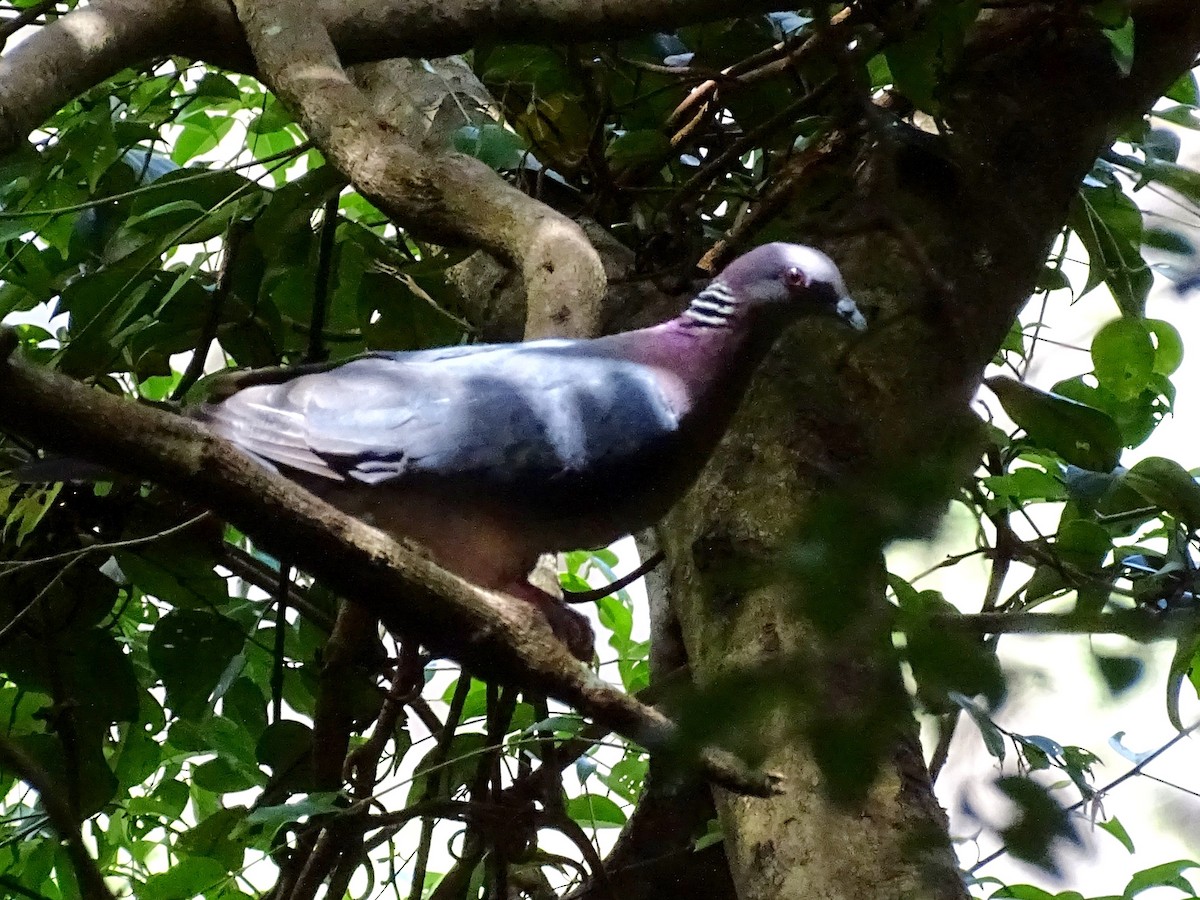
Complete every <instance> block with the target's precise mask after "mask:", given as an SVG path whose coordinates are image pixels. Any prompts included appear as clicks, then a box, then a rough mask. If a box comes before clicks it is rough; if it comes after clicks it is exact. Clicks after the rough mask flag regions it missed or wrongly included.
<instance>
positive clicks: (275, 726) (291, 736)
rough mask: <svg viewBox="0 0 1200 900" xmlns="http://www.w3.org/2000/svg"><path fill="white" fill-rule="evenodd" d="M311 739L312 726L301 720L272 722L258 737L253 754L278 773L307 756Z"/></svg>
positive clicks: (310, 748) (310, 746)
mask: <svg viewBox="0 0 1200 900" xmlns="http://www.w3.org/2000/svg"><path fill="white" fill-rule="evenodd" d="M312 740H313V738H312V728H310V727H309V726H308V725H305V724H304V723H303V722H296V721H294V720H292V719H284V720H282V721H280V722H272V723H271V724H270V725H268V726H267V728H266V730H265V731H263V733H262V735H261V736H260V737H259V739H258V743H257V745H256V746H255V751H254V755H255V758H256V759H257V760H258V761H259V762H260V763H262V764H263V765H264V766H269V767H270V768H271V771H272V772H274V773H275V774H276V775H279V774H281V773H283V772H285V771H287V770H288V769H290V768H292V767H293V766H296V765H298V764H300V763H301V762H303V761H305V760H306V759H307V758H308V756H309V753H310V752H311V750H312Z"/></svg>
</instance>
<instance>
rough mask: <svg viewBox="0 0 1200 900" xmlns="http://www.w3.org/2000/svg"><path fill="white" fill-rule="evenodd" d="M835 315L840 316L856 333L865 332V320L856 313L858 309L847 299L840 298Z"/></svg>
mask: <svg viewBox="0 0 1200 900" xmlns="http://www.w3.org/2000/svg"><path fill="white" fill-rule="evenodd" d="M837 314H838V315H839V316H841V317H842V318H843V319H844V320H845V321H846V322H847V323H848V324H849V325H850V326H851V327H852V328H854V329H855V330H856V331H866V330H867V320H866V319H865V318H863V314H862V313H860V312H859V311H858V307H857V306H856V305H855V304H854V301H853V300H851V299H850V298H849V297H842V298H841V299H840V300H838V302H837Z"/></svg>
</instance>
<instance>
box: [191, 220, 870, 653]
mask: <svg viewBox="0 0 1200 900" xmlns="http://www.w3.org/2000/svg"><path fill="white" fill-rule="evenodd" d="M805 315H825V316H831V317H836V318H840V319H841V320H843V321H844V322H845V323H847V324H849V325H850V326H852V327H853V328H855V329H858V330H862V329H864V328H865V327H866V321H865V319H864V318H863V316H862V314H861V313H860V312H859V310H858V307H857V306H856V305H855V303H854V301H853V300H851V299H850V297H849V296H848V294H847V291H846V286H845V284H844V282H843V280H842V276H841V274H840V273H839V271H838V268H837V266H836V265H835V264H834V263H833V261H832V260H831V259H829V257H828V256H826V255H825V254H823V253H821V252H820V251H818V250H815V249H813V248H811V247H805V246H801V245H797V244H786V243H771V244H766V245H763V246H760V247H757V248H755V249H753V250H751V251H749V252H748V253H746V254H745V255H743V256H741V257H739V258H738V259H736V260H734V261H733V262H732V263H730V264H729V265H728V266H727V267H726V268H725V269H724V270H723V271H722V272H721V273H720V274H719V275H718V276H717V277H716V278H714V279H713V280H712V282H711V283H710V284H709V285H708V286H707V287H706V288H705V289H704V290H702V291H701V292H700V293H699V294H698V295H697V296H696V297H695V298H694V299H693V300H692V301H691V303H690V304H689V305H688V307H687V308H686V309H685V310H684V311H683V312H682V313H681V314H680V315H679V316H677V317H676V318H673V319H670V320H668V321H666V322H663V323H661V324H659V325H655V326H652V327H649V328H642V329H638V330H635V331H627V332H622V333H619V334H612V335H607V336H604V337H599V338H593V339H580V340H571V339H545V340H536V341H528V342H525V343H514V344H474V345H465V346H455V347H446V348H441V349H435V350H418V351H404V352H373V353H368V354H366V355H364V356H360V357H356V358H354V359H352V360H350V361H347V362H344V363H341V364H337V365H332V366H330V365H322V366H317V367H299V368H297V369H294V370H286V369H282V370H274V371H275V374H274V375H270V376H265V377H264V379H262V380H259V381H257V382H255V379H253V378H252V379H249V382H251V383H249V384H247V382H245V381H243V382H241V384H245V385H246V386H244V387H240V389H236V390H234V391H233V392H232V393H229V394H228V395H227V396H224V397H223V398H221V399H218V400H215V401H212V402H208V403H206V404H204V405H202V406H200V407H198V408H196V409H195V410H194V411H193V415H195V416H196V417H197V418H198V419H199V420H200V421H202V422H204V423H206V424H207V425H208V427H209V428H211V429H212V430H213V431H214V432H216V433H217V434H218V435H220V436H221V437H223V438H225V439H227V440H229V441H231V442H233V443H234V444H235V445H236V446H238V447H239V448H240V449H241V450H243V451H244V452H246V453H248V454H250V455H251V456H252V457H254V458H255V459H257V460H259V461H260V462H262V463H263V464H265V465H268V466H271V467H272V468H274V469H276V470H277V471H278V472H280V473H281V474H283V475H285V476H286V477H288V478H290V479H292V480H294V481H295V482H297V483H298V484H300V485H302V486H303V487H305V488H306V489H308V490H309V491H312V492H313V493H315V494H317V495H318V496H320V497H322V498H323V499H325V500H327V501H329V502H330V503H332V504H333V505H334V506H336V507H338V508H339V509H341V510H343V511H344V512H346V513H348V514H350V515H353V516H355V517H357V518H359V519H362V520H363V521H365V522H367V523H369V524H371V525H374V526H375V527H377V528H379V529H381V530H383V531H384V532H386V533H388V534H390V535H392V536H393V537H397V538H403V539H410V540H414V541H416V542H417V543H419V544H421V545H423V546H424V547H425V548H426V549H427V550H428V551H429V553H430V554H431V555H432V557H433V559H434V560H435V561H436V562H437V563H438V564H439V565H441V566H442V567H444V568H446V569H448V570H450V571H452V572H454V573H456V574H458V575H460V576H462V577H463V578H465V579H467V580H469V581H471V582H473V583H475V584H477V585H479V586H481V587H484V588H488V589H492V590H496V591H503V592H506V593H508V594H510V595H513V596H516V597H518V598H521V599H523V600H527V601H529V602H530V603H531V604H533V605H535V606H536V607H537V608H538V609H540V610H541V611H542V612H543V613H544V614H545V615H546V616H547V618H548V620H549V621H550V624H551V626H552V628H553V629H554V631H555V632H556V634H558V636H559V637H560V638H561V639H563V640H564V641H565V642H566V643H567V644H568V646H569V647H570V648H571V650H572V652H574V653H575V654H576V656H578V657H579V658H581V659H584V660H590V659H591V658H592V652H593V650H592V633H591V629H590V626H589V625H588V624H587V620H586V619H585V618H584V617H583V616H581V615H580V614H579V613H577V612H575V611H573V610H571V609H569V608H568V607H567V606H565V605H564V604H563V603H562V601H561V600H559V599H558V598H556V597H553V596H552V595H550V594H548V593H546V592H544V591H542V590H540V589H539V588H536V587H534V586H533V585H532V584H530V583H529V581H528V576H529V574H530V572H531V571H532V569H533V568H534V566H535V565H536V563H537V559H538V557H539V556H540V555H541V554H543V553H553V552H558V551H567V550H577V549H585V548H597V547H603V546H606V545H608V544H610V543H612V542H613V541H614V540H617V539H618V538H620V537H623V536H624V535H627V534H630V533H632V532H635V531H638V530H640V529H642V528H645V527H647V526H650V525H653V524H655V523H656V522H658V521H659V520H660V519H661V518H662V517H663V516H664V515H665V514H666V513H667V511H668V510H669V509H670V508H671V507H672V506H673V505H674V504H675V502H676V501H677V500H679V498H680V497H681V496H682V495H683V494H684V492H685V491H686V490H687V489H688V488H689V487H690V486H691V485H692V483H693V482H694V481H695V480H696V478H697V477H698V475H699V473H700V470H701V468H702V467H703V466H704V464H705V462H706V461H707V460H708V458H709V456H710V455H711V454H712V452H713V450H714V448H715V447H716V445H717V442H718V441H719V440H720V438H721V436H722V435H723V434H724V432H725V430H726V428H727V427H728V425H729V422H730V419H731V418H732V416H733V414H734V412H735V411H736V409H737V406H738V404H739V402H740V400H741V398H742V396H743V394H744V393H745V391H746V388H747V386H748V385H749V383H750V379H751V376H752V375H753V373H754V371H755V369H756V367H757V366H758V364H759V363H760V362H761V360H762V359H763V357H764V356H765V355H766V353H767V351H768V350H769V349H770V348H771V346H772V345H773V344H774V342H775V340H776V338H778V337H779V335H780V334H781V333H782V331H783V330H784V327H785V326H786V325H787V324H788V323H789V322H790V321H792V320H793V319H795V318H797V317H799V316H805Z"/></svg>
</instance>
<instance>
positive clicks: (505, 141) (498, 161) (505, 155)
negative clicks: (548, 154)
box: [453, 124, 529, 171]
mask: <svg viewBox="0 0 1200 900" xmlns="http://www.w3.org/2000/svg"><path fill="white" fill-rule="evenodd" d="M453 140H454V149H455V150H457V151H458V152H459V153H466V154H468V155H469V156H474V157H475V158H476V159H478V160H479V161H480V162H482V163H483V164H484V165H486V166H487V167H488V168H489V169H495V170H496V171H503V170H506V169H518V168H520V167H521V163H522V162H523V161H524V160H525V156H526V154H527V153H528V152H529V150H528V148H527V147H526V145H525V142H524V141H523V140H522V139H521V136H520V135H519V134H516V133H515V132H512V131H509V130H508V129H507V128H502V127H501V126H499V125H492V124H486V125H464V126H463V127H462V128H460V129H458V131H456V132H454V138H453Z"/></svg>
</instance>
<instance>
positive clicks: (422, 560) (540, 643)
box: [0, 330, 778, 796]
mask: <svg viewBox="0 0 1200 900" xmlns="http://www.w3.org/2000/svg"><path fill="white" fill-rule="evenodd" d="M16 343H17V339H16V335H15V334H14V333H13V332H11V331H7V330H6V331H3V332H0V396H3V397H4V398H5V399H4V401H3V402H0V428H4V429H6V430H7V429H11V430H13V431H17V432H20V433H22V434H24V435H26V436H28V437H29V438H31V439H33V440H36V441H39V442H42V443H44V444H45V445H46V446H48V447H52V448H55V449H58V450H60V451H66V452H69V451H70V450H71V449H72V448H75V449H77V448H79V447H87V448H88V452H89V456H91V457H92V458H94V459H95V460H96V461H97V462H100V463H102V464H104V465H107V466H110V467H111V468H113V469H114V470H117V471H122V472H128V473H130V474H136V475H138V476H141V477H146V478H150V479H153V480H155V481H158V482H160V483H163V484H168V485H170V486H171V489H172V490H173V491H175V492H176V493H178V494H180V495H181V496H184V497H187V498H190V499H193V500H195V501H196V502H198V503H202V504H204V505H205V506H208V507H210V508H211V509H212V510H213V511H214V512H216V513H217V514H218V515H220V516H222V517H223V518H225V519H227V520H228V521H230V522H232V523H234V524H235V525H237V527H238V528H240V529H242V530H243V531H244V532H245V533H247V534H250V535H252V536H254V538H255V540H256V542H257V543H258V544H259V545H261V546H262V547H263V548H265V549H267V550H269V551H271V552H273V553H275V554H276V555H278V554H280V553H284V554H286V555H288V556H289V557H291V558H294V559H303V560H307V561H308V562H307V569H308V571H309V572H310V573H311V574H313V575H314V576H316V577H317V578H319V579H321V580H322V581H323V582H324V583H325V584H327V585H328V586H329V587H330V588H332V589H333V590H335V591H337V592H339V593H341V594H342V595H343V596H345V597H347V598H348V599H350V600H352V601H354V602H356V603H359V604H362V605H363V606H365V607H367V608H368V609H369V610H371V612H373V613H374V614H375V615H377V616H378V617H379V618H380V619H381V620H382V621H383V622H384V624H385V625H387V626H388V627H389V628H392V629H395V630H396V631H398V632H401V633H403V634H405V635H411V636H413V637H414V638H416V639H418V640H420V641H421V642H422V643H424V644H425V645H427V646H429V647H430V648H432V649H433V650H435V651H436V652H438V653H441V654H444V655H446V656H449V657H452V658H454V659H456V660H457V661H459V662H461V663H462V664H463V665H465V666H467V667H468V668H470V669H471V670H472V671H474V672H477V673H478V674H479V675H480V676H486V677H489V678H493V679H495V680H497V681H501V682H506V683H511V684H515V685H518V686H520V687H522V688H525V689H529V690H533V691H537V692H539V693H544V694H547V695H549V696H551V697H554V698H555V699H556V700H560V701H562V702H563V703H567V704H570V705H572V706H574V707H576V708H578V709H579V710H580V711H582V712H583V713H584V714H585V715H588V716H590V717H591V718H593V719H594V720H595V721H596V722H598V723H601V724H603V725H605V726H606V727H608V728H611V729H612V730H613V731H616V732H618V733H620V734H622V735H624V736H625V737H627V738H629V739H630V740H633V741H636V742H637V743H639V744H641V745H642V746H643V747H645V748H646V749H647V750H649V751H651V752H654V751H656V750H662V749H665V748H666V747H667V746H668V745H669V744H670V742H671V740H672V737H673V736H674V733H675V726H674V724H673V723H672V722H671V720H670V719H668V718H667V717H666V716H664V715H663V714H662V713H660V712H658V711H657V710H655V709H653V708H652V707H649V706H646V705H644V704H642V703H640V702H638V701H637V700H635V699H634V698H632V697H630V696H628V695H627V694H624V693H622V692H621V691H620V690H618V689H617V688H615V687H614V686H612V685H610V684H608V683H607V682H605V681H602V680H601V679H600V678H599V677H597V676H596V675H595V674H594V673H593V672H592V671H591V670H590V669H588V668H586V667H584V666H583V665H581V664H580V663H579V662H578V661H577V660H576V659H575V658H574V657H572V656H571V654H570V652H569V651H568V650H567V648H566V647H565V646H564V645H563V644H562V643H561V642H560V641H559V640H558V639H557V638H556V637H554V635H553V633H552V632H551V631H550V628H549V626H548V625H547V623H546V621H545V620H544V619H543V618H542V617H541V616H537V615H532V614H531V610H530V608H529V606H528V605H527V604H526V603H524V602H522V601H521V600H518V599H516V598H513V597H509V596H506V595H504V594H497V593H492V592H490V591H486V590H483V589H481V588H478V587H476V586H475V585H473V584H471V583H470V582H468V581H465V580H463V579H462V578H459V577H458V576H456V575H453V574H451V573H449V572H447V571H445V570H444V569H441V568H439V567H438V566H436V565H435V564H434V563H433V562H432V561H430V560H429V559H427V558H426V557H424V556H422V555H421V554H420V553H419V552H418V551H417V550H414V549H412V548H410V547H407V546H402V545H400V544H398V543H396V542H395V541H393V540H391V539H390V538H388V537H387V536H386V535H384V534H383V533H382V532H380V531H377V530H376V529H374V528H372V527H370V526H369V525H366V524H364V523H363V522H360V521H358V520H357V519H354V518H351V517H350V516H347V515H346V514H344V513H342V512H341V511H339V510H337V509H335V508H334V507H332V506H330V505H329V504H327V503H325V502H324V501H322V500H319V499H318V498H317V497H315V496H313V495H312V494H309V493H308V492H307V491H304V490H303V489H301V488H300V487H298V486H297V485H296V484H294V483H293V482H291V481H288V480H287V479H286V478H284V477H282V476H280V475H277V474H275V473H273V472H270V471H268V470H266V469H265V468H263V467H262V466H260V465H258V464H256V463H255V462H253V461H252V460H251V459H250V458H249V457H247V456H244V455H243V454H241V453H240V452H238V451H237V450H236V449H235V448H234V447H233V446H232V445H231V444H228V443H226V442H225V441H222V440H220V439H219V438H217V437H215V436H214V435H212V434H211V433H209V432H208V431H206V430H205V429H204V428H202V427H201V426H200V425H199V424H197V423H195V422H192V421H190V420H188V419H184V418H181V417H179V416H175V415H172V414H170V413H165V412H163V411H161V410H157V409H153V408H151V407H147V406H142V405H140V404H137V403H133V402H127V401H124V400H121V399H118V398H117V397H114V396H112V395H111V394H107V393H105V392H103V391H100V390H93V389H89V388H87V387H84V386H83V385H81V384H79V383H78V382H76V381H74V380H73V379H70V378H67V377H66V376H63V375H58V374H55V373H53V372H49V371H46V370H44V369H40V368H37V367H34V366H30V365H27V364H25V363H23V362H21V361H20V360H19V359H14V358H12V351H13V349H14V348H15V346H16ZM396 598H403V602H396ZM700 767H701V769H702V770H703V771H704V773H705V774H706V775H707V777H709V778H710V779H712V780H713V781H715V782H717V783H719V784H722V785H725V786H726V787H727V788H729V789H730V790H733V791H736V792H739V793H747V794H754V795H759V796H766V795H770V794H772V793H775V792H776V791H777V790H778V783H777V780H776V779H775V778H774V777H773V776H771V775H767V774H763V773H760V772H755V771H751V770H749V769H747V767H746V766H745V765H743V764H742V763H741V762H740V761H739V760H738V759H736V758H735V757H734V756H732V755H731V754H729V753H727V752H725V751H721V750H716V749H711V748H710V749H707V750H704V751H702V753H701V754H700Z"/></svg>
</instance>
